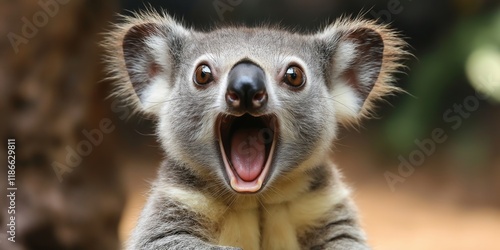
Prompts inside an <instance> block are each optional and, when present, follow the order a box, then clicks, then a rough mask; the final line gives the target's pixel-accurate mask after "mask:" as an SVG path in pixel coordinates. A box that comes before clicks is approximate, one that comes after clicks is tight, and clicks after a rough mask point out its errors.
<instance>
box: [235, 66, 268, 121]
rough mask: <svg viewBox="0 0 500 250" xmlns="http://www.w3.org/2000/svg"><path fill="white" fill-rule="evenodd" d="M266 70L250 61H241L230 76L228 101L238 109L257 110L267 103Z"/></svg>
mask: <svg viewBox="0 0 500 250" xmlns="http://www.w3.org/2000/svg"><path fill="white" fill-rule="evenodd" d="M265 79H266V78H265V74H264V71H263V70H262V69H261V68H260V67H259V66H257V65H255V64H253V63H249V62H243V63H239V64H237V65H236V66H234V67H233V69H231V71H230V72H229V76H228V83H229V84H228V87H227V91H226V102H227V104H228V105H229V107H231V108H233V109H235V110H237V111H240V112H242V111H248V112H256V111H259V110H260V109H262V108H264V107H265V106H266V104H267V91H266V84H265Z"/></svg>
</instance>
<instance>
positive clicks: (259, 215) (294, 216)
mask: <svg viewBox="0 0 500 250" xmlns="http://www.w3.org/2000/svg"><path fill="white" fill-rule="evenodd" d="M308 183H309V181H308V180H307V179H303V180H300V181H298V182H297V181H291V182H289V183H287V184H284V185H283V186H281V189H280V190H286V191H283V192H280V193H276V194H275V195H274V196H272V195H270V196H263V197H260V198H255V197H253V198H241V199H237V200H235V201H234V202H232V203H231V205H229V206H228V205H225V204H222V203H221V202H219V201H217V200H214V199H213V198H212V197H207V196H206V195H203V194H202V193H200V192H193V191H187V190H184V189H181V188H179V187H175V186H168V187H167V186H164V188H162V189H161V190H162V192H164V193H165V195H167V196H168V197H171V198H174V199H176V200H178V201H179V202H181V203H182V204H184V205H186V206H187V207H189V208H190V209H191V210H193V211H196V212H197V213H199V214H202V215H204V216H205V217H206V218H208V219H209V220H210V221H211V222H212V223H213V224H214V225H217V226H216V228H218V230H217V232H212V233H213V234H212V235H213V243H214V244H218V245H223V246H235V247H241V248H243V249H244V250H259V249H263V250H267V249H273V250H274V249H277V250H279V249H286V250H293V249H300V245H299V242H298V236H299V235H301V234H302V233H303V232H304V231H305V230H307V229H308V228H311V227H315V226H320V224H319V223H321V222H322V221H324V219H325V216H326V215H327V214H328V211H330V210H331V209H333V208H334V207H335V205H336V204H338V203H340V202H342V201H343V200H344V199H345V198H346V197H348V196H349V191H348V189H347V188H345V187H344V185H342V184H341V183H337V184H336V185H331V186H329V187H328V188H325V189H322V190H320V191H316V192H310V193H308V192H304V191H305V190H306V186H307V184H308Z"/></svg>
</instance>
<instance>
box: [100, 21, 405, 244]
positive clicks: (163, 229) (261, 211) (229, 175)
mask: <svg viewBox="0 0 500 250" xmlns="http://www.w3.org/2000/svg"><path fill="white" fill-rule="evenodd" d="M106 46H107V48H108V50H109V51H110V52H111V53H110V56H109V58H108V59H109V68H110V70H111V72H112V74H113V77H114V78H115V79H116V80H117V82H118V88H117V93H118V94H120V95H121V96H124V97H125V98H126V99H127V100H128V101H129V102H131V103H133V104H134V105H135V106H136V107H138V109H139V110H140V111H142V112H144V113H146V114H149V115H151V116H153V117H155V118H156V119H157V135H158V137H159V140H160V142H161V145H162V147H163V149H164V151H165V154H166V160H165V161H164V163H163V164H162V165H161V167H160V171H159V177H158V179H157V180H156V182H155V183H154V185H153V187H152V191H151V193H150V197H149V199H148V201H147V204H146V205H145V208H144V210H143V212H142V214H141V216H140V218H139V221H138V224H137V226H136V228H135V230H134V232H133V233H132V236H131V239H130V242H129V245H128V247H129V249H241V248H242V249H245V250H253V249H287V250H291V249H369V247H368V246H367V244H366V240H365V236H364V233H363V231H362V229H361V228H360V227H359V224H358V219H357V212H356V209H355V207H354V205H353V203H352V201H351V200H350V194H349V189H348V188H347V187H346V186H345V185H344V184H343V182H342V180H341V176H340V174H339V172H338V171H337V169H336V166H335V165H334V164H333V163H332V162H331V161H330V152H331V145H332V142H333V140H335V138H336V133H337V130H338V126H339V125H346V124H352V123H356V122H357V121H358V119H359V118H360V117H363V116H366V115H367V114H368V113H369V112H370V111H371V109H372V106H373V101H375V100H377V99H379V98H380V97H382V96H384V95H386V94H389V93H391V92H393V91H395V90H397V88H396V87H393V86H391V82H392V81H393V78H392V74H393V73H395V72H396V71H397V70H398V69H399V68H400V66H401V64H400V60H401V59H402V57H403V56H404V55H405V52H404V50H403V47H404V42H403V41H402V40H401V39H399V38H398V37H397V35H396V34H395V33H394V32H393V31H391V30H389V29H388V28H387V27H385V26H380V25H377V24H375V23H374V22H371V21H364V20H361V19H355V20H340V21H337V22H335V23H334V24H332V25H330V26H328V27H326V28H325V29H324V30H322V31H320V32H318V33H315V34H297V33H293V32H289V31H286V30H280V29H277V28H270V27H257V28H246V27H226V28H218V29H214V30H212V31H209V32H199V31H195V30H193V29H189V28H186V27H184V26H182V25H181V24H179V23H177V22H175V21H174V20H173V19H172V18H171V17H169V16H168V15H166V14H163V15H160V14H150V13H148V14H140V15H136V16H135V17H131V18H126V20H125V22H124V23H123V24H120V25H118V26H117V28H116V30H115V31H114V32H112V33H111V36H110V37H109V39H108V40H107V43H106Z"/></svg>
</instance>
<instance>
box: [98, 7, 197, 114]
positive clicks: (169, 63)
mask: <svg viewBox="0 0 500 250" xmlns="http://www.w3.org/2000/svg"><path fill="white" fill-rule="evenodd" d="M189 33H190V31H189V30H187V29H185V28H184V27H183V26H182V25H180V24H178V23H177V22H175V21H174V20H173V19H172V18H171V17H170V16H168V15H166V14H164V15H160V14H138V15H136V16H135V17H125V21H124V22H123V23H122V24H119V25H117V26H116V27H115V29H114V31H112V32H110V33H109V36H108V37H107V40H106V42H105V47H106V50H107V52H108V55H107V61H108V70H109V71H110V72H111V78H114V80H116V82H117V84H118V86H117V89H116V92H115V94H117V95H120V96H123V97H125V98H127V102H128V103H132V104H133V105H134V106H135V108H138V109H139V111H143V112H145V113H149V114H157V113H158V111H159V109H160V106H161V105H160V104H161V103H163V102H164V101H165V98H167V95H168V91H169V88H170V86H172V84H173V83H170V82H169V81H170V80H171V78H170V76H171V71H172V70H173V69H174V68H175V65H174V64H175V62H176V61H177V59H176V56H178V55H179V54H180V51H181V50H182V46H183V44H184V43H183V40H184V39H186V38H187V37H188V36H189Z"/></svg>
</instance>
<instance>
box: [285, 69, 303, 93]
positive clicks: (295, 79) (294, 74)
mask: <svg viewBox="0 0 500 250" xmlns="http://www.w3.org/2000/svg"><path fill="white" fill-rule="evenodd" d="M284 81H285V83H286V84H288V85H290V86H292V87H297V88H298V87H302V85H304V83H305V82H306V76H305V74H304V72H303V71H302V70H301V69H300V68H299V67H297V66H291V67H290V68H288V69H287V70H286V72H285V79H284Z"/></svg>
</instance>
